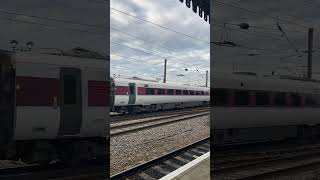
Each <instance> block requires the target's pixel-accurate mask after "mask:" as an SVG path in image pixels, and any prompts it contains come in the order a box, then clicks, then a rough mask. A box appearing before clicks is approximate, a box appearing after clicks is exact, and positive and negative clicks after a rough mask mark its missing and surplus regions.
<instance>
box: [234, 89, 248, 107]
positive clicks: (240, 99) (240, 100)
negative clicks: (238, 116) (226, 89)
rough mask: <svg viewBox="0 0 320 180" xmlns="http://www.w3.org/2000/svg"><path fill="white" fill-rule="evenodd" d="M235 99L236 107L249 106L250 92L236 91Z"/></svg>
mask: <svg viewBox="0 0 320 180" xmlns="http://www.w3.org/2000/svg"><path fill="white" fill-rule="evenodd" d="M234 98H235V99H234V100H235V104H236V105H248V104H249V99H250V95H249V92H248V91H236V92H235V97H234Z"/></svg>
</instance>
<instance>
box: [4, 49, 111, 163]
mask: <svg viewBox="0 0 320 180" xmlns="http://www.w3.org/2000/svg"><path fill="white" fill-rule="evenodd" d="M0 65H1V84H2V86H1V90H2V91H1V95H2V96H1V97H2V99H1V100H2V104H1V105H2V107H5V108H6V110H5V111H1V113H0V119H1V121H0V137H1V138H0V154H1V159H19V158H21V159H22V160H24V161H27V162H29V161H50V160H53V159H56V158H58V159H63V160H64V159H70V158H75V159H78V158H79V159H82V158H90V157H91V156H95V155H98V154H100V155H102V154H103V155H105V148H106V135H107V134H106V133H107V132H106V129H107V116H106V114H108V111H109V104H108V103H109V93H108V92H109V83H110V82H109V79H108V77H109V74H108V73H109V62H108V59H107V58H106V57H104V56H102V55H99V54H97V53H95V52H92V51H88V50H84V49H81V48H75V49H72V50H70V51H60V50H46V52H45V51H44V50H42V51H39V52H33V51H31V52H17V53H11V52H6V51H1V56H0ZM8 95H9V96H8ZM5 96H6V98H3V97H5ZM8 104H9V105H10V106H8Z"/></svg>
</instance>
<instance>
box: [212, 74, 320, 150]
mask: <svg viewBox="0 0 320 180" xmlns="http://www.w3.org/2000/svg"><path fill="white" fill-rule="evenodd" d="M213 82H214V88H213V99H212V106H213V108H212V113H211V116H212V117H211V118H212V120H213V121H212V124H211V129H212V132H213V134H214V142H215V143H216V144H224V143H234V142H249V141H264V140H272V139H283V138H296V137H311V136H313V135H316V134H318V133H319V132H318V131H319V130H320V129H319V128H318V127H319V125H320V119H319V117H320V82H318V81H315V80H306V79H299V78H293V77H288V76H287V77H283V76H282V77H276V76H270V77H258V76H255V75H253V76H252V75H250V76H248V75H239V74H237V75H230V76H226V77H215V78H214V79H213Z"/></svg>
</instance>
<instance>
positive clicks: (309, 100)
mask: <svg viewBox="0 0 320 180" xmlns="http://www.w3.org/2000/svg"><path fill="white" fill-rule="evenodd" d="M305 103H306V106H314V105H316V104H317V102H316V100H315V98H314V97H313V96H312V95H306V100H305Z"/></svg>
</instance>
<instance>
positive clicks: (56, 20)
mask: <svg viewBox="0 0 320 180" xmlns="http://www.w3.org/2000/svg"><path fill="white" fill-rule="evenodd" d="M0 13H4V14H9V15H18V16H25V17H31V18H37V19H44V20H49V21H55V22H62V23H68V24H73V25H81V26H89V27H95V28H100V29H104V30H105V29H106V27H107V26H102V25H96V24H87V23H80V22H74V21H70V20H64V19H59V18H53V17H45V16H36V15H28V14H23V13H18V12H13V11H5V10H0Z"/></svg>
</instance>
